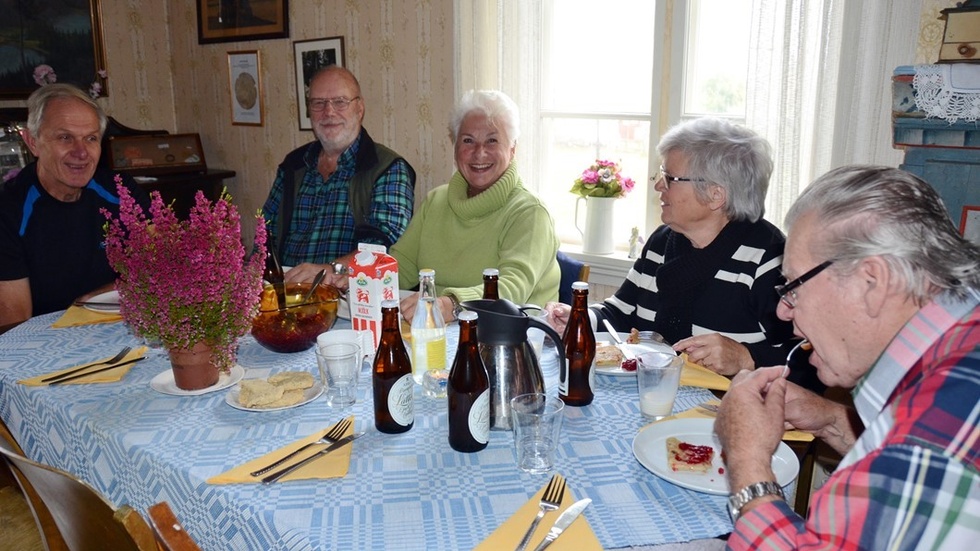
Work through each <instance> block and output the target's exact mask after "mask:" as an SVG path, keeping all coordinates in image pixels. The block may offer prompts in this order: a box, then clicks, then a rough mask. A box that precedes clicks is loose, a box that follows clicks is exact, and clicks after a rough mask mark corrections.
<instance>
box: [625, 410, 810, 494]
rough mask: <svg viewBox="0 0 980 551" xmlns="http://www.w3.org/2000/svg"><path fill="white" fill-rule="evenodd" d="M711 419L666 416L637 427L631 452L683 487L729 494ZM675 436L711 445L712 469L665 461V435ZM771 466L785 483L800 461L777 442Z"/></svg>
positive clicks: (791, 479)
mask: <svg viewBox="0 0 980 551" xmlns="http://www.w3.org/2000/svg"><path fill="white" fill-rule="evenodd" d="M714 424H715V420H714V419H668V420H666V421H660V422H658V423H652V424H650V425H647V426H646V427H644V428H642V429H640V432H638V433H637V435H636V436H635V437H634V438H633V455H634V456H635V457H636V460H637V461H639V462H640V464H641V465H643V466H644V467H646V468H647V470H649V471H650V472H652V473H653V474H655V475H657V476H659V477H660V478H662V479H664V480H666V481H668V482H671V483H673V484H676V485H678V486H680V487H682V488H687V489H689V490H694V491H697V492H705V493H708V494H715V495H728V494H729V488H728V477H727V476H725V475H724V469H723V467H724V463H723V462H722V460H721V444H720V443H719V442H718V437H717V436H715V434H714ZM671 436H673V437H675V438H677V439H678V440H681V441H682V442H688V443H691V444H697V445H699V446H711V447H713V448H714V449H715V454H714V458H713V459H712V460H711V469H710V470H709V471H708V472H706V473H704V474H695V473H678V472H674V471H673V470H671V468H670V466H669V465H668V464H667V438H669V437H671ZM772 470H773V472H774V473H775V474H776V481H777V482H778V483H779V485H780V486H783V487H785V486H786V485H787V484H789V483H790V482H792V481H793V480H794V479H795V478H796V475H798V474H799V472H800V461H799V460H798V459H797V458H796V454H795V453H793V450H791V449H790V448H789V446H787V445H786V443H785V442H780V443H779V447H778V448H776V453H775V454H773V456H772Z"/></svg>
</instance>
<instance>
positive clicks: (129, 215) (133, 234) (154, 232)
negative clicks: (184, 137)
mask: <svg viewBox="0 0 980 551" xmlns="http://www.w3.org/2000/svg"><path fill="white" fill-rule="evenodd" d="M116 184H117V186H116V188H117V190H118V192H119V217H118V218H113V217H112V215H111V214H110V213H109V212H108V211H103V212H104V214H105V215H106V218H107V219H108V222H107V223H106V257H107V258H108V259H109V263H110V264H111V265H112V267H113V268H114V269H115V270H116V271H117V272H119V279H118V280H116V290H117V291H118V292H119V310H120V313H121V314H122V316H123V318H124V319H125V320H126V322H127V323H129V325H130V326H131V327H132V328H133V332H134V333H135V334H136V335H137V336H140V337H143V338H145V339H148V340H157V341H159V342H160V343H161V344H162V345H163V346H164V347H165V348H166V349H167V351H168V352H169V353H170V362H171V365H172V366H173V369H174V381H175V383H176V384H177V386H178V387H179V388H182V389H184V390H196V389H199V388H205V387H207V386H211V385H213V384H215V383H216V382H217V380H218V375H219V370H225V371H227V370H228V369H229V368H230V367H231V366H232V365H233V364H234V362H235V348H236V344H237V340H238V338H239V337H241V336H242V335H244V334H246V333H248V331H249V330H250V329H251V328H252V319H253V318H255V316H256V314H257V312H258V304H259V297H260V294H261V292H262V271H263V269H264V267H265V255H266V252H265V242H266V232H265V224H264V223H262V218H261V216H260V215H259V216H257V217H256V220H257V221H258V222H259V223H257V224H256V230H255V250H254V251H253V253H252V255H251V256H250V257H246V253H245V247H244V245H243V244H242V241H241V223H240V222H241V220H240V217H239V214H238V210H237V209H236V208H235V207H234V205H232V204H231V197H230V196H228V195H227V194H224V195H222V197H221V198H220V199H218V200H217V201H215V202H213V203H212V202H211V201H209V200H208V199H207V198H205V197H204V193H202V192H200V191H198V192H197V196H196V197H195V205H194V207H193V208H192V209H191V211H190V217H189V219H188V220H178V218H177V216H176V215H175V214H174V212H173V210H172V209H171V208H170V207H169V206H167V205H165V204H164V202H163V199H162V198H161V197H160V194H159V192H153V193H151V202H150V216H151V218H149V219H148V218H147V215H146V213H144V212H143V209H142V208H141V207H140V206H139V205H138V204H137V203H136V201H135V200H134V199H133V198H132V196H131V195H130V194H129V191H128V190H127V189H126V187H125V186H123V185H121V178H120V177H119V176H117V177H116ZM200 367H203V369H198V368H200Z"/></svg>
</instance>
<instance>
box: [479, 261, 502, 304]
mask: <svg viewBox="0 0 980 551" xmlns="http://www.w3.org/2000/svg"><path fill="white" fill-rule="evenodd" d="M498 279H500V271H499V270H497V269H496V268H484V269H483V298H485V299H487V300H497V299H499V298H500V294H499V293H498V292H497V280H498Z"/></svg>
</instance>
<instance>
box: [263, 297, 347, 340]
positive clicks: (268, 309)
mask: <svg viewBox="0 0 980 551" xmlns="http://www.w3.org/2000/svg"><path fill="white" fill-rule="evenodd" d="M309 290H310V284H309V283H287V284H286V307H285V308H283V309H281V310H280V309H279V304H278V302H277V300H276V292H275V290H274V289H273V288H272V286H271V285H266V286H265V288H264V289H263V290H262V300H261V301H260V302H259V315H258V316H256V317H255V319H254V320H253V321H252V336H253V337H255V340H257V341H259V344H261V345H262V346H264V347H266V348H268V349H269V350H272V351H274V352H301V351H303V350H308V349H309V348H310V347H312V346H313V344H314V343H316V338H317V336H318V335H319V334H320V333H323V332H326V331H328V330H329V329H330V328H331V327H333V324H334V322H335V321H337V307H338V306H339V302H340V291H339V290H338V289H337V288H336V287H334V286H332V285H320V286H319V287H317V289H316V291H315V292H314V293H313V297H312V298H310V301H309V302H307V303H305V304H304V303H303V302H302V301H303V297H304V296H306V293H307V292H308V291H309Z"/></svg>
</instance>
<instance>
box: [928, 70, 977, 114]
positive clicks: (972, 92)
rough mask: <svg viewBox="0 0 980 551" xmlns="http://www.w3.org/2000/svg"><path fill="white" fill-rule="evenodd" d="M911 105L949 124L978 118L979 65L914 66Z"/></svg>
mask: <svg viewBox="0 0 980 551" xmlns="http://www.w3.org/2000/svg"><path fill="white" fill-rule="evenodd" d="M912 87H913V89H914V90H915V106H916V107H918V109H919V110H920V111H922V112H924V113H925V114H926V116H927V117H936V118H940V119H943V120H945V121H946V122H948V123H950V124H953V123H954V122H956V121H958V120H959V119H963V120H965V121H967V122H976V121H977V119H980V65H970V64H966V63H956V64H947V65H916V66H915V77H913V79H912Z"/></svg>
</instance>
